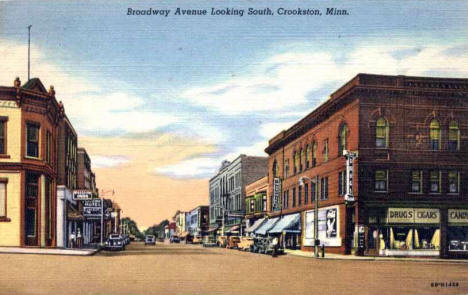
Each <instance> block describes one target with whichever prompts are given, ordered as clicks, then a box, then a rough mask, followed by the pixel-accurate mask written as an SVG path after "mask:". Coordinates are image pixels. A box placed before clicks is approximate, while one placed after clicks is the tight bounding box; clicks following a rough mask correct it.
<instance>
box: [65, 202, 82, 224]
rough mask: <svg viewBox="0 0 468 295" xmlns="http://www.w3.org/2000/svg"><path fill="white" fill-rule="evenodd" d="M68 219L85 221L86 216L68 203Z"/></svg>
mask: <svg viewBox="0 0 468 295" xmlns="http://www.w3.org/2000/svg"><path fill="white" fill-rule="evenodd" d="M67 219H68V220H73V221H83V220H84V219H85V218H84V216H83V215H82V214H81V213H80V212H79V211H78V210H77V209H75V208H73V206H71V205H70V204H68V205H67Z"/></svg>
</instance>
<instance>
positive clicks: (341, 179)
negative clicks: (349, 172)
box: [338, 171, 346, 196]
mask: <svg viewBox="0 0 468 295" xmlns="http://www.w3.org/2000/svg"><path fill="white" fill-rule="evenodd" d="M345 194H346V171H340V172H339V173H338V195H340V196H344V195H345Z"/></svg>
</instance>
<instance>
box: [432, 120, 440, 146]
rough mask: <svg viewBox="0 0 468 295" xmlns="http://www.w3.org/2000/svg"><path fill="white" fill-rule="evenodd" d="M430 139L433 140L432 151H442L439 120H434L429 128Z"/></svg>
mask: <svg viewBox="0 0 468 295" xmlns="http://www.w3.org/2000/svg"><path fill="white" fill-rule="evenodd" d="M429 129H430V131H429V133H430V134H429V137H430V140H431V150H433V151H438V150H439V149H440V125H439V122H438V121H437V120H435V119H434V120H432V121H431V124H430V126H429Z"/></svg>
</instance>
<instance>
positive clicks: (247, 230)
mask: <svg viewBox="0 0 468 295" xmlns="http://www.w3.org/2000/svg"><path fill="white" fill-rule="evenodd" d="M265 220H266V218H260V219H258V220H256V221H255V222H254V224H252V225H251V226H250V227H248V228H247V229H246V230H245V231H246V232H248V233H252V232H254V231H255V230H256V229H257V228H258V227H259V226H260V225H262V224H263V222H265Z"/></svg>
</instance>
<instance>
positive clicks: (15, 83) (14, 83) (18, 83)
mask: <svg viewBox="0 0 468 295" xmlns="http://www.w3.org/2000/svg"><path fill="white" fill-rule="evenodd" d="M13 85H14V86H15V87H16V88H20V87H21V80H20V78H19V77H16V79H15V81H14V82H13Z"/></svg>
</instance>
